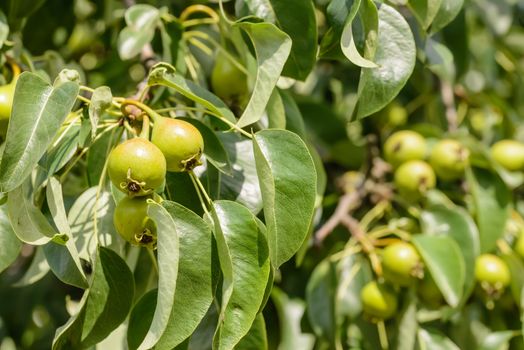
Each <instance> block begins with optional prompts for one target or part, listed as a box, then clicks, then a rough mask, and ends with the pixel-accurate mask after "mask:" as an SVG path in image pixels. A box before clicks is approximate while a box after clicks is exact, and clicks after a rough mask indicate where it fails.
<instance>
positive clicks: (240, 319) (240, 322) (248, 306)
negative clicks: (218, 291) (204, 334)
mask: <svg viewBox="0 0 524 350" xmlns="http://www.w3.org/2000/svg"><path fill="white" fill-rule="evenodd" d="M213 207H214V213H215V215H216V216H215V219H216V221H218V222H216V224H218V225H219V229H220V231H221V234H222V235H223V238H224V243H225V245H226V247H227V250H228V252H229V257H230V259H231V260H230V263H231V280H230V281H226V278H225V277H224V286H223V292H222V308H221V312H220V317H219V327H218V328H217V331H216V333H215V338H214V340H213V342H214V344H215V346H216V347H217V349H233V348H234V347H235V345H236V344H237V343H238V342H239V341H240V339H242V337H244V335H246V334H247V333H248V332H249V330H250V328H251V325H252V324H253V322H254V321H255V318H256V315H257V313H258V311H259V309H260V306H261V305H262V302H263V301H264V295H265V291H266V285H267V281H268V278H269V274H270V263H269V251H268V246H267V240H266V237H265V235H264V232H262V231H261V230H260V229H259V226H258V224H257V222H256V220H255V216H254V215H253V214H252V213H251V212H250V211H249V210H248V209H247V208H246V207H244V206H242V205H240V204H238V203H235V202H230V201H215V202H213ZM217 243H218V242H217ZM219 249H220V248H219ZM221 263H222V262H221ZM226 263H229V262H226Z"/></svg>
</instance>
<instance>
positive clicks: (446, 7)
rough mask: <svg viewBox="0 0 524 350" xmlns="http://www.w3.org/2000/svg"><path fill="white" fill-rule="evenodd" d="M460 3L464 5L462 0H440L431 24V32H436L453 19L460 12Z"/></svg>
mask: <svg viewBox="0 0 524 350" xmlns="http://www.w3.org/2000/svg"><path fill="white" fill-rule="evenodd" d="M462 5H464V0H442V3H441V5H440V7H439V10H438V12H437V14H436V15H435V18H434V20H433V24H432V25H431V32H432V33H435V32H438V31H439V30H441V29H442V28H444V27H445V26H447V25H448V24H449V23H450V22H451V21H453V19H455V17H456V16H457V15H458V13H459V12H460V9H461V8H462Z"/></svg>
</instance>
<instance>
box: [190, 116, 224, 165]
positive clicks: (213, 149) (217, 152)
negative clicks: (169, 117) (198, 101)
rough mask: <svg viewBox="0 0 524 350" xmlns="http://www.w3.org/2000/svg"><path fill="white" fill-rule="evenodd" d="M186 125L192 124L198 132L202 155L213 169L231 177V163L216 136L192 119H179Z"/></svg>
mask: <svg viewBox="0 0 524 350" xmlns="http://www.w3.org/2000/svg"><path fill="white" fill-rule="evenodd" d="M180 119H181V120H185V121H186V122H188V123H191V124H193V126H194V127H195V128H197V129H198V131H200V133H201V134H202V137H203V138H204V155H205V156H206V160H208V161H209V162H210V163H211V164H213V166H214V167H215V168H217V169H218V170H220V171H221V172H223V173H224V174H226V175H231V171H232V170H231V162H230V161H229V157H228V155H227V152H226V149H225V148H224V145H223V144H222V142H221V141H220V139H219V138H218V137H217V135H216V134H215V133H214V132H213V130H211V129H210V128H209V127H208V126H207V125H206V124H204V123H202V122H201V121H199V120H196V119H193V118H180Z"/></svg>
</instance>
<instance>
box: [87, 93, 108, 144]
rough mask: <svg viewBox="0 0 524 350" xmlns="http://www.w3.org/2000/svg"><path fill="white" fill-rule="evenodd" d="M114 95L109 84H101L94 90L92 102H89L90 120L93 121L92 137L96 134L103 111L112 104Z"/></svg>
mask: <svg viewBox="0 0 524 350" xmlns="http://www.w3.org/2000/svg"><path fill="white" fill-rule="evenodd" d="M112 100H113V95H112V94H111V89H110V88H109V87H107V86H100V87H97V88H96V89H95V91H93V94H92V95H91V103H90V104H89V120H90V121H91V137H92V138H94V137H95V135H96V128H97V126H98V121H99V120H100V118H101V117H102V113H104V111H105V110H106V109H108V108H109V107H110V106H111V101H112Z"/></svg>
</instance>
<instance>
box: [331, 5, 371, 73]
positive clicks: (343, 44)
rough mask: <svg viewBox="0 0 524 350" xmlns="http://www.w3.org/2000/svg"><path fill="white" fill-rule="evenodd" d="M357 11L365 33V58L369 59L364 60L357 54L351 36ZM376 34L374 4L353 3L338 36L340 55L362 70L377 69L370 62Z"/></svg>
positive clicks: (352, 36)
mask: <svg viewBox="0 0 524 350" xmlns="http://www.w3.org/2000/svg"><path fill="white" fill-rule="evenodd" d="M359 10H360V12H362V16H361V22H362V26H363V27H364V32H365V33H364V35H365V38H364V40H365V43H366V45H369V48H368V47H366V48H365V49H366V51H367V55H366V56H368V57H369V59H366V58H364V57H363V56H362V55H361V54H360V52H358V49H357V45H356V43H355V38H354V35H353V20H354V19H355V16H356V15H357V12H359ZM377 32H378V13H377V8H376V6H375V4H373V2H371V1H366V0H364V2H362V3H361V1H360V0H357V1H354V2H353V5H352V6H351V10H350V12H349V14H348V17H347V18H346V22H345V24H344V29H343V30H342V33H341V36H340V48H341V49H342V53H343V54H344V55H345V56H346V58H347V59H348V60H350V61H351V62H352V63H353V64H355V65H356V66H359V67H363V68H377V67H378V66H377V64H376V63H374V62H373V61H372V59H373V56H374V52H375V44H376V43H375V42H376V38H377ZM370 49H371V50H370Z"/></svg>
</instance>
